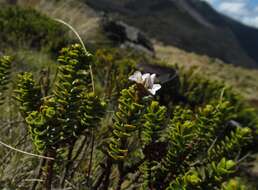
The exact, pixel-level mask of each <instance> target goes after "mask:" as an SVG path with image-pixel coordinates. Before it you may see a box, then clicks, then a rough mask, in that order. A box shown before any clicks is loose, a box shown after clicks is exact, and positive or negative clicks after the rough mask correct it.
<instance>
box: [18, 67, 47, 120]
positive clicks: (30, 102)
mask: <svg viewBox="0 0 258 190" xmlns="http://www.w3.org/2000/svg"><path fill="white" fill-rule="evenodd" d="M17 83H18V85H17V88H16V90H15V93H16V96H15V99H16V100H17V101H19V102H20V107H19V109H20V110H21V112H22V113H23V114H24V116H27V115H29V114H30V113H31V112H32V111H36V110H38V109H39V107H40V104H41V98H42V94H41V91H40V86H39V85H37V84H36V82H35V80H34V79H33V75H32V74H31V73H27V72H25V73H21V74H19V75H18V80H17Z"/></svg>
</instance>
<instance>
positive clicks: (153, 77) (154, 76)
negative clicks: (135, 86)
mask: <svg viewBox="0 0 258 190" xmlns="http://www.w3.org/2000/svg"><path fill="white" fill-rule="evenodd" d="M155 78H156V74H152V75H151V83H152V84H154V81H155Z"/></svg>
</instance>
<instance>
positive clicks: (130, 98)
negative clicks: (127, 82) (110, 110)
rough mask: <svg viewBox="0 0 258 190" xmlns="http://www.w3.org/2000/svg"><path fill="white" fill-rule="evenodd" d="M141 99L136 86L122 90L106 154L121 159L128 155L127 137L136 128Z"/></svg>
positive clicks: (139, 116)
mask: <svg viewBox="0 0 258 190" xmlns="http://www.w3.org/2000/svg"><path fill="white" fill-rule="evenodd" d="M141 101H142V100H141V97H139V94H138V92H137V86H131V87H130V88H129V89H124V90H122V92H121V97H120V98H119V100H118V102H119V104H118V111H117V112H116V113H115V122H114V125H113V132H112V133H113V136H112V138H111V140H110V144H109V150H108V155H109V156H110V157H111V158H113V159H114V160H123V159H125V158H126V157H127V155H128V147H127V139H128V138H129V137H130V136H131V134H132V132H134V131H136V130H138V127H139V126H138V124H139V120H140V118H141V116H142V111H143V109H144V106H143V105H142V102H141Z"/></svg>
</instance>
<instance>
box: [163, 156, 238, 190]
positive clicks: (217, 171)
mask: <svg viewBox="0 0 258 190" xmlns="http://www.w3.org/2000/svg"><path fill="white" fill-rule="evenodd" d="M235 166H236V163H235V162H234V161H232V160H226V159H225V158H222V159H221V160H220V161H219V162H217V163H216V162H211V163H210V164H207V166H205V167H199V168H195V169H191V170H189V171H188V172H186V173H185V174H184V175H180V176H179V177H177V178H176V180H175V181H173V182H171V183H170V185H169V187H168V188H166V190H177V189H182V190H188V189H190V190H194V189H196V190H198V189H217V188H220V186H221V183H222V182H224V181H225V180H226V179H227V177H228V176H229V175H230V174H232V173H234V168H235Z"/></svg>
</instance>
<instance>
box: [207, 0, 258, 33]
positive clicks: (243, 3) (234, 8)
mask: <svg viewBox="0 0 258 190" xmlns="http://www.w3.org/2000/svg"><path fill="white" fill-rule="evenodd" d="M203 1H207V2H209V3H210V4H211V5H212V6H213V7H214V8H215V9H216V10H217V11H219V12H221V13H223V14H225V15H228V16H230V17H232V18H234V19H236V20H239V21H241V22H242V23H245V24H247V25H250V26H254V27H256V28H258V0H203Z"/></svg>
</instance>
